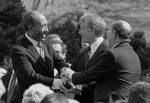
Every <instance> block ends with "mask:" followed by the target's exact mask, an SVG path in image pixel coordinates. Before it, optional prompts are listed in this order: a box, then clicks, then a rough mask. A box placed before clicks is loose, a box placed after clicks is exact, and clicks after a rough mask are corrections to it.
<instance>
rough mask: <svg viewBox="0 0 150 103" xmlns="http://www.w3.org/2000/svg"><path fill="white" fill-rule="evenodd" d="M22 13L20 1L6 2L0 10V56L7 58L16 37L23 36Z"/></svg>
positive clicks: (8, 0)
mask: <svg viewBox="0 0 150 103" xmlns="http://www.w3.org/2000/svg"><path fill="white" fill-rule="evenodd" d="M24 12H25V8H24V6H23V4H22V2H21V0H6V1H5V2H4V5H3V6H2V7H1V8H0V47H1V48H0V55H2V56H4V57H5V56H8V55H9V53H10V50H11V47H12V45H13V44H14V43H15V41H16V39H17V37H19V36H20V35H22V34H24V30H23V28H22V26H21V21H22V16H21V15H22V13H24ZM2 58H3V57H2ZM1 62H2V61H1Z"/></svg>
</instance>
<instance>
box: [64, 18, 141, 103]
mask: <svg viewBox="0 0 150 103" xmlns="http://www.w3.org/2000/svg"><path fill="white" fill-rule="evenodd" d="M131 30H132V28H131V26H130V25H129V24H128V23H127V22H125V21H121V20H119V21H116V22H114V23H113V24H112V26H111V28H110V33H109V35H108V40H109V44H110V45H111V46H112V49H110V50H107V51H105V52H104V54H103V55H102V57H101V59H99V60H98V62H97V63H96V64H95V65H93V66H91V67H90V68H89V69H86V68H88V67H86V68H85V69H86V70H85V71H80V72H74V71H72V70H71V69H69V68H66V70H65V72H64V75H66V76H68V77H69V78H70V79H71V80H72V82H73V84H74V85H77V84H84V83H89V82H92V81H96V87H95V91H94V102H95V103H114V102H115V101H117V100H126V99H127V98H128V92H129V88H130V86H131V85H132V84H133V83H135V82H136V81H138V80H139V78H140V72H141V68H140V61H139V58H138V56H137V55H136V53H135V52H134V51H133V49H132V47H131V46H130V44H129V43H130V36H131Z"/></svg>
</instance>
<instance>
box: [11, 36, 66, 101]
mask: <svg viewBox="0 0 150 103" xmlns="http://www.w3.org/2000/svg"><path fill="white" fill-rule="evenodd" d="M42 46H43V50H44V55H45V58H44V59H43V58H42V57H41V56H40V55H39V53H38V51H37V50H36V48H35V47H34V46H33V44H32V43H31V42H30V41H29V40H28V39H27V38H26V37H25V36H23V37H21V38H20V39H19V40H18V41H17V44H16V45H14V46H13V49H12V52H11V57H12V64H13V69H14V71H15V74H16V76H17V79H18V84H19V89H20V91H19V93H18V96H19V100H18V103H21V99H22V96H23V92H24V91H25V90H26V89H27V88H28V87H29V86H31V85H32V84H35V83H43V84H45V85H47V86H50V87H51V86H52V83H53V80H54V67H55V68H57V69H59V68H61V67H63V66H65V63H62V62H60V63H56V64H57V65H55V66H54V63H55V61H54V60H53V55H52V53H48V50H47V48H46V46H45V44H44V43H43V44H42Z"/></svg>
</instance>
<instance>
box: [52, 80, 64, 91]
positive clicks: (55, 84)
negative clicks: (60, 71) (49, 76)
mask: <svg viewBox="0 0 150 103" xmlns="http://www.w3.org/2000/svg"><path fill="white" fill-rule="evenodd" d="M62 85H63V82H62V80H61V79H54V81H53V85H52V89H60V88H61V86H62Z"/></svg>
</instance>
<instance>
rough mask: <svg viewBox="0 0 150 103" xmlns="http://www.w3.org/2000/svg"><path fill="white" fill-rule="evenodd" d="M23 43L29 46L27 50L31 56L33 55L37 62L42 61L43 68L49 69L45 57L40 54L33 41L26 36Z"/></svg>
mask: <svg viewBox="0 0 150 103" xmlns="http://www.w3.org/2000/svg"><path fill="white" fill-rule="evenodd" d="M22 44H23V45H24V46H25V47H26V48H27V52H28V53H29V55H30V56H32V57H33V58H34V59H35V61H36V62H38V63H40V64H41V66H43V68H45V69H46V70H48V68H47V66H46V63H45V61H44V59H43V58H42V57H41V56H40V54H39V53H38V51H37V50H36V48H35V47H34V46H33V45H32V43H31V42H30V41H29V40H28V39H27V38H26V37H25V36H24V37H23V42H22ZM48 72H49V71H48Z"/></svg>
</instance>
